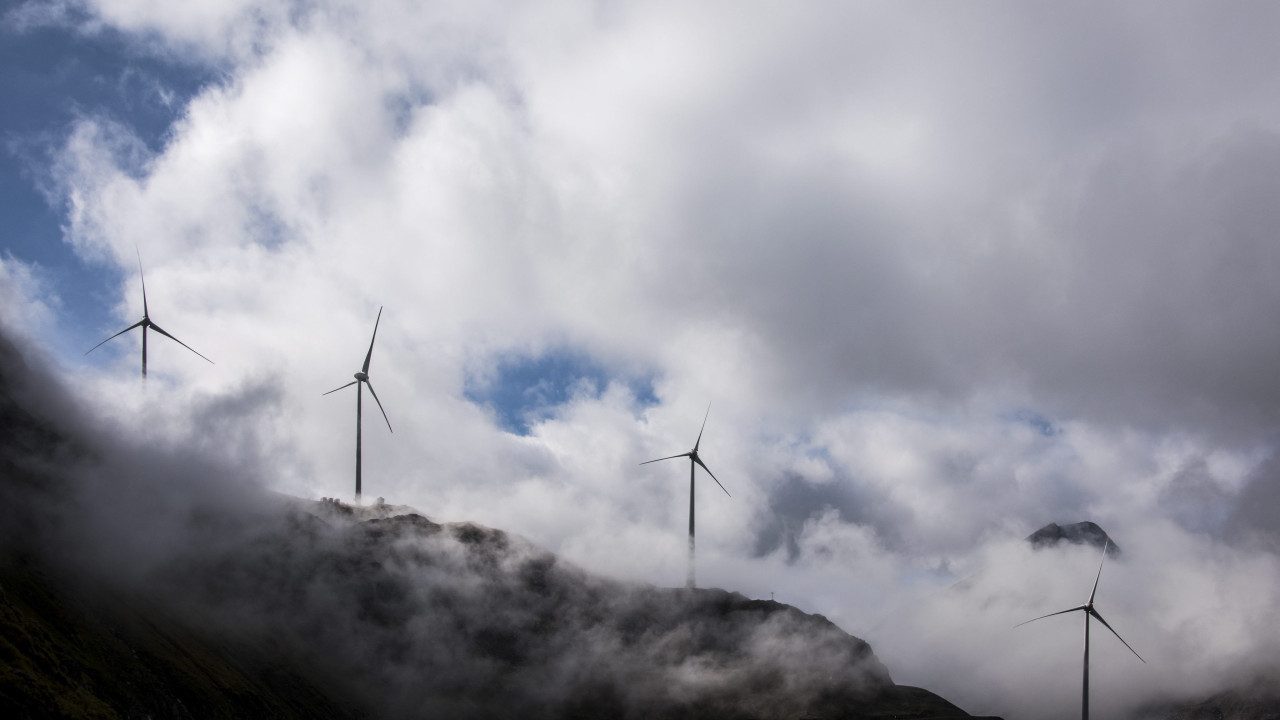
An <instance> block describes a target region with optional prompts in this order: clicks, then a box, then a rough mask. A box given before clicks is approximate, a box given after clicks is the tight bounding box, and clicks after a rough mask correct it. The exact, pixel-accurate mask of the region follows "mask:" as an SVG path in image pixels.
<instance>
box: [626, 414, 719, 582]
mask: <svg viewBox="0 0 1280 720" xmlns="http://www.w3.org/2000/svg"><path fill="white" fill-rule="evenodd" d="M710 414H711V405H710V404H708V405H707V413H706V415H703V416H702V429H700V430H698V439H697V441H695V442H694V443H693V449H692V450H690V451H689V452H687V453H680V454H679V455H669V456H667V457H664V458H658V459H657V460H646V461H644V462H642V463H640V464H641V465H648V464H649V463H655V462H660V461H662V460H671V459H673V458H682V457H687V458H689V577H688V578H687V579H686V581H685V586H686V587H689V588H692V587H693V586H694V581H693V481H694V472H695V471H696V470H697V469H698V466H702V469H703V470H706V471H707V474H708V475H710V476H711V479H712V480H715V481H716V484H717V485H720V489H721V490H724V494H725V495H729V491H728V490H725V487H724V485H722V484H721V483H720V480H719V479H717V478H716V476H715V473H713V472H711V468H709V467H707V466H706V463H704V462H702V458H700V457H698V446H699V445H701V444H702V431H703V430H706V429H707V416H708V415H710ZM730 497H733V496H732V495H730Z"/></svg>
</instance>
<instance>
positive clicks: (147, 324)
mask: <svg viewBox="0 0 1280 720" xmlns="http://www.w3.org/2000/svg"><path fill="white" fill-rule="evenodd" d="M133 251H134V252H135V253H137V254H138V277H139V278H140V279H141V280H142V319H141V320H139V321H138V322H136V323H134V324H132V325H130V326H129V327H127V328H125V329H123V330H121V331H120V332H118V333H116V334H115V335H112V336H111V337H109V338H107V339H106V340H103V341H102V342H100V343H98V344H97V345H94V346H93V347H91V348H89V350H88V351H87V352H85V355H88V354H89V353H91V352H93V351H94V350H97V349H98V348H100V347H102V346H103V345H105V344H106V343H107V342H109V341H111V340H114V339H116V338H118V337H120V336H121V335H123V334H125V333H127V332H129V331H130V330H132V329H134V328H136V327H140V328H142V379H143V380H146V379H147V328H151V329H152V330H155V331H156V332H158V333H160V334H161V335H164V336H165V337H167V338H169V339H170V340H172V341H174V342H176V343H178V344H179V345H181V346H182V347H184V348H186V349H188V350H190V351H191V352H193V353H196V355H200V353H198V352H196V351H195V349H193V348H192V347H191V346H190V345H188V344H186V343H184V342H182V341H181V340H179V339H178V338H176V337H174V336H172V335H170V334H169V333H167V332H165V330H164V328H162V327H160V326H159V325H157V324H155V323H154V322H152V321H151V316H150V315H149V314H148V313H147V277H146V275H143V274H142V253H141V252H138V249H137V248H136V247H135V248H134V249H133ZM200 357H202V358H204V359H205V360H207V361H208V362H209V364H210V365H212V364H213V361H212V360H209V358H207V357H204V356H203V355H200Z"/></svg>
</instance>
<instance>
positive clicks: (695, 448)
mask: <svg viewBox="0 0 1280 720" xmlns="http://www.w3.org/2000/svg"><path fill="white" fill-rule="evenodd" d="M710 414H711V403H707V412H706V413H705V414H704V415H703V416H702V427H701V428H699V429H698V440H697V442H695V443H694V444H693V450H694V452H697V451H698V445H700V444H702V431H703V430H706V429H707V416H708V415H710ZM703 467H706V466H705V465H704V466H703ZM707 472H711V471H710V470H708V471H707ZM712 477H715V476H714V475H712ZM716 482H720V481H719V480H717V481H716Z"/></svg>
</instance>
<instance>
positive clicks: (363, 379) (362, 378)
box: [355, 371, 369, 382]
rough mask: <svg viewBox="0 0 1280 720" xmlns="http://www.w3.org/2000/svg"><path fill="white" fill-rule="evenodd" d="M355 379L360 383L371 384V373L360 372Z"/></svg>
mask: <svg viewBox="0 0 1280 720" xmlns="http://www.w3.org/2000/svg"><path fill="white" fill-rule="evenodd" d="M355 378H356V380H359V381H360V382H369V373H367V372H364V371H361V372H358V373H356V375H355Z"/></svg>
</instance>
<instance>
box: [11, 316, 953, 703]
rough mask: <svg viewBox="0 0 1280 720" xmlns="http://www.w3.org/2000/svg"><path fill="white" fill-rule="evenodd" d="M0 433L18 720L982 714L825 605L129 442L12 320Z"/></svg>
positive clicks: (186, 451) (180, 451) (185, 451)
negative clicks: (620, 574)
mask: <svg viewBox="0 0 1280 720" xmlns="http://www.w3.org/2000/svg"><path fill="white" fill-rule="evenodd" d="M0 430H3V432H2V433H0V473H3V476H2V477H0V520H3V523H4V524H3V534H2V535H0V538H2V539H3V545H2V546H0V716H3V717H6V718H44V717H85V718H90V717H93V718H143V717H157V718H159V717H163V718H206V717H209V718H211V717H225V718H258V717H271V718H401V717H403V718H410V717H412V718H455V717H459V718H488V717H495V718H496V717H522V718H599V717H619V718H650V717H658V718H663V717H666V718H799V717H813V718H822V717H825V718H855V717H916V718H920V717H967V716H966V715H965V714H964V713H963V712H962V711H960V710H959V709H958V708H955V707H954V706H952V705H950V704H949V703H947V702H946V701H945V700H942V699H941V698H939V697H937V696H935V695H933V694H931V693H928V692H927V691H924V690H919V689H916V688H909V687H902V686H896V685H894V684H893V682H892V680H891V679H890V676H889V673H888V672H887V671H886V669H885V668H884V666H883V665H882V664H881V663H880V662H879V660H877V659H876V657H875V655H874V654H873V653H872V651H871V648H870V647H868V646H867V644H866V643H864V642H863V641H861V640H859V639H857V638H855V637H852V636H850V635H848V634H846V633H844V632H843V631H841V630H840V629H839V628H837V627H836V626H835V625H833V624H832V623H830V622H829V621H827V620H826V619H825V618H823V617H821V616H818V615H807V614H805V613H802V612H800V611H798V610H796V609H795V608H792V607H790V606H787V605H782V604H778V603H774V602H771V601H768V602H766V601H757V600H748V599H747V598H744V597H742V596H741V595H737V594H734V593H728V592H725V591H722V590H697V591H692V592H691V591H686V590H683V589H660V588H655V587H650V586H643V585H635V584H627V583H621V582H616V581H611V580H607V579H603V578H599V577H595V576H592V575H588V574H587V573H585V572H583V571H582V570H580V569H578V568H575V567H573V566H570V565H567V564H566V563H564V562H561V561H559V560H558V559H557V558H556V557H555V556H553V555H551V554H549V553H547V552H545V551H543V550H540V549H538V548H536V547H534V546H532V545H531V544H529V543H527V542H525V541H523V540H520V539H519V538H516V537H513V536H510V535H507V534H505V533H503V532H501V531H498V530H492V529H488V528H483V527H479V526H477V525H472V524H466V523H463V524H448V525H441V524H436V523H434V522H431V521H430V520H428V519H426V518H425V517H422V516H421V515H417V514H402V515H394V516H389V517H388V516H386V515H388V514H389V513H390V512H394V508H389V507H382V508H379V509H377V510H371V509H355V510H353V509H352V508H350V507H348V506H345V505H342V504H338V503H333V502H327V501H326V502H309V501H301V500H296V499H292V498H284V497H280V496H276V495H272V494H270V493H264V492H261V491H258V490H256V489H255V487H254V485H252V484H250V483H249V482H246V481H245V480H244V479H242V478H236V479H234V480H233V479H231V477H230V476H235V475H237V474H238V473H239V472H241V471H235V472H233V471H231V470H229V469H228V467H227V465H226V464H223V463H220V462H219V459H218V458H215V457H209V456H208V455H206V454H202V453H204V452H207V451H206V450H195V449H183V448H175V447H164V448H160V449H156V448H151V447H148V446H146V445H145V444H144V443H143V442H142V441H140V440H137V439H134V438H128V437H121V436H117V435H114V434H113V431H112V430H110V429H107V428H105V427H103V426H101V425H99V424H97V423H95V422H94V421H93V420H92V419H86V418H85V416H84V414H83V410H81V409H80V408H78V407H77V405H76V403H75V402H74V401H73V400H71V399H70V398H67V397H66V396H65V395H64V394H63V393H62V391H61V390H59V389H58V387H57V386H56V385H54V384H52V382H51V381H50V379H49V378H47V377H44V376H43V373H41V372H39V371H38V370H37V369H35V368H33V367H32V366H29V365H27V364H26V363H24V361H23V358H22V357H21V355H20V353H19V352H18V351H17V350H16V349H15V347H14V346H13V345H12V344H10V343H9V342H8V341H6V340H5V339H4V338H3V337H2V336H0ZM217 446H218V443H217V442H210V443H204V444H202V445H201V447H203V448H209V447H217ZM259 480H261V479H259Z"/></svg>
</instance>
